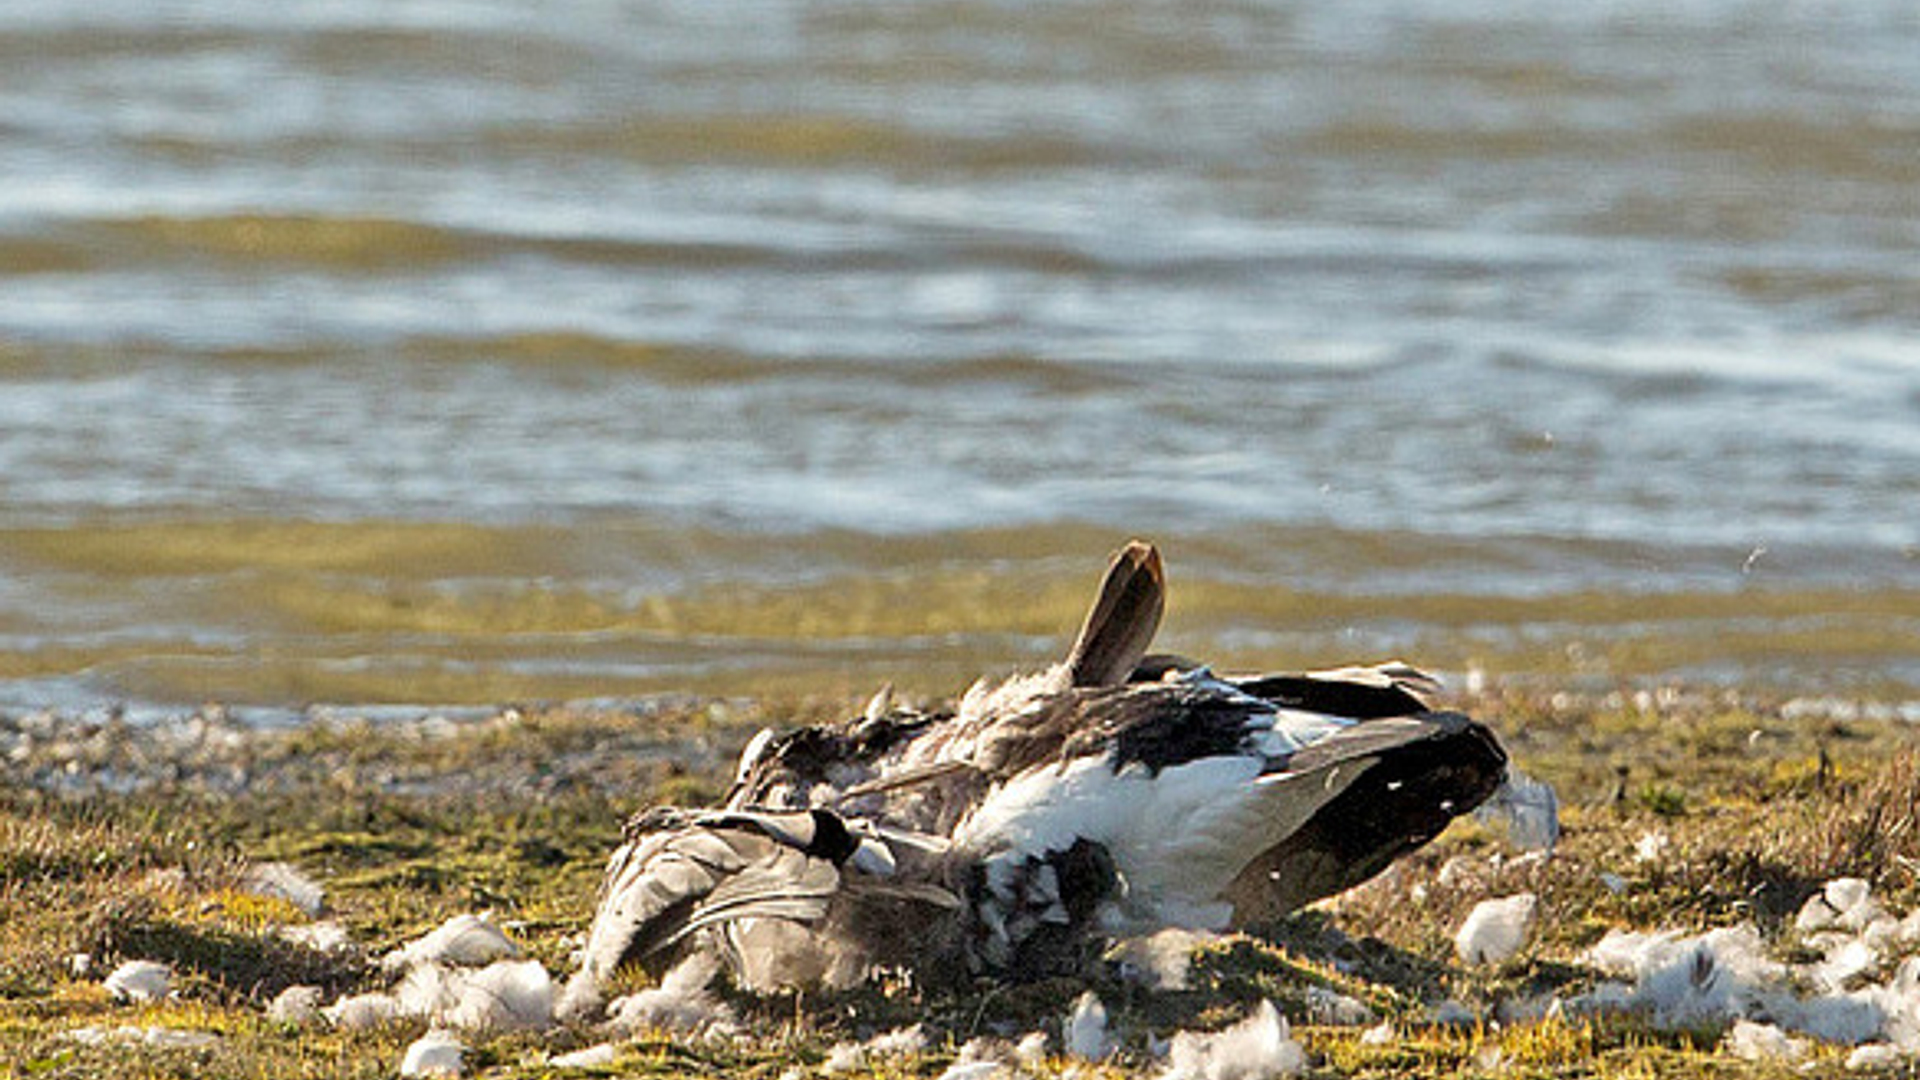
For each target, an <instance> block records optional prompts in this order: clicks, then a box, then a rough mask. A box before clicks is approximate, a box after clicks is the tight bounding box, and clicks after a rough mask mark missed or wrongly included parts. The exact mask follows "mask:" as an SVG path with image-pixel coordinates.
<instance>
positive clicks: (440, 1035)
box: [400, 1028, 467, 1077]
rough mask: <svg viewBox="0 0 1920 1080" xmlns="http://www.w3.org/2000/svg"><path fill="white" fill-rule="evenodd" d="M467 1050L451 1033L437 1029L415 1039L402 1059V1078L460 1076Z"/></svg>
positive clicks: (464, 1065) (464, 1064)
mask: <svg viewBox="0 0 1920 1080" xmlns="http://www.w3.org/2000/svg"><path fill="white" fill-rule="evenodd" d="M466 1052H467V1048H466V1047H465V1046H462V1045H461V1044H460V1040H459V1039H458V1038H456V1037H454V1035H453V1034H452V1033H451V1032H448V1031H442V1030H440V1029H439V1028H435V1029H434V1030H432V1031H429V1032H427V1033H426V1034H425V1035H422V1036H420V1037H419V1038H418V1039H415V1040H414V1041H413V1043H412V1044H411V1045H409V1046H408V1047H407V1052H406V1054H405V1056H403V1057H402V1058H401V1059H400V1075H401V1076H439V1077H446V1076H459V1075H460V1073H461V1071H462V1070H463V1069H464V1068H465V1067H466V1063H465V1061H464V1060H463V1059H464V1058H465V1056H466Z"/></svg>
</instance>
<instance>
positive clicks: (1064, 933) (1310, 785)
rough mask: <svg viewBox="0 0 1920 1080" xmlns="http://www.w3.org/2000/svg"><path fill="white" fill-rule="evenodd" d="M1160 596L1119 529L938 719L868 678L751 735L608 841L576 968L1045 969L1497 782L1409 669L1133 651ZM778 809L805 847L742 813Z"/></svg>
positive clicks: (1498, 775) (1483, 740)
mask: <svg viewBox="0 0 1920 1080" xmlns="http://www.w3.org/2000/svg"><path fill="white" fill-rule="evenodd" d="M1163 605H1164V585H1163V581H1162V576H1161V565H1160V559H1159V555H1158V553H1157V552H1156V551H1154V549H1153V548H1152V547H1151V546H1150V545H1147V544H1144V543H1140V542H1138V541H1136V542H1134V543H1132V544H1130V545H1128V546H1127V547H1126V548H1125V549H1123V550H1122V551H1121V553H1120V554H1119V555H1118V556H1116V558H1115V560H1114V562H1113V565H1112V566H1111V567H1110V568H1109V571H1108V574H1107V577H1106V579H1105V580H1104V581H1103V584H1102V588H1101V591H1100V594H1099V597H1098V598H1097V600H1096V602H1095V604H1094V607H1093V609H1092V611H1091V612H1090V613H1089V615H1088V618H1087V620H1086V623H1085V624H1084V625H1083V626H1082V628H1081V631H1080V633H1079V635H1078V636H1077V637H1076V639H1075V641H1074V644H1073V646H1072V648H1071V649H1070V650H1069V652H1068V655H1067V658H1066V659H1065V660H1064V661H1063V662H1061V663H1060V664H1056V665H1054V666H1053V667H1051V668H1049V669H1047V670H1046V671H1043V672H1039V673H1036V674H1030V675H1024V676H1016V677H1014V678H1011V679H1007V680H1003V681H1000V682H997V683H986V682H983V683H980V684H977V685H976V686H975V687H974V688H973V689H972V690H970V691H969V692H968V693H967V695H966V696H965V697H964V698H963V699H962V701H961V703H960V705H959V707H958V709H957V710H955V711H954V712H951V713H932V714H923V713H919V712H914V711H911V710H903V709H897V708H894V707H893V706H892V705H891V702H890V700H889V699H888V698H887V697H886V695H884V694H883V695H882V696H881V697H880V698H877V699H876V701H875V703H874V704H873V705H872V706H870V707H869V709H868V711H867V714H866V715H864V716H862V717H860V718H858V719H856V720H854V721H851V722H849V723H847V724H844V725H836V726H827V727H817V728H804V729H800V730H798V731H794V732H788V733H786V734H782V735H769V734H766V733H763V734H762V736H761V737H759V738H756V739H755V740H754V741H753V743H752V744H750V745H749V747H748V748H747V751H746V752H745V753H744V754H743V755H742V761H741V767H740V770H739V773H738V776H737V778H736V782H735V784H734V787H733V790H732V792H731V793H730V795H729V798H728V802H727V809H726V810H725V811H721V812H717V813H715V814H711V815H704V816H702V815H685V814H681V815H680V816H677V817H676V816H673V815H672V814H667V815H665V816H663V817H662V818H660V822H661V823H662V824H663V825H664V826H665V828H664V829H662V830H642V831H641V832H640V833H638V834H636V835H634V836H630V837H629V839H628V842H627V844H626V845H624V846H623V847H622V848H621V850H620V851H619V852H616V854H615V856H614V860H613V862H612V864H611V865H610V866H609V870H608V876H607V880H606V885H605V886H604V887H603V889H602V898H601V904H600V909H599V911H598V913H597V914H596V918H595V924H594V929H593V933H592V937H591V940H590V942H589V945H588V948H587V951H586V964H585V966H584V967H583V973H582V979H586V980H588V981H589V982H591V981H592V980H597V979H603V978H604V977H605V975H606V974H608V973H610V972H611V971H612V970H613V968H614V967H615V966H617V965H618V964H620V963H622V962H626V961H629V960H638V961H640V962H642V963H643V964H648V965H649V966H650V967H654V966H655V965H656V964H657V963H658V962H659V961H660V960H663V959H664V958H666V957H667V956H668V955H669V953H670V952H671V951H672V950H673V949H682V948H688V947H705V948H710V949H713V950H715V951H717V952H719V953H720V954H721V956H722V958H723V959H725V960H726V961H727V963H728V964H729V966H730V967H731V968H732V969H733V970H734V972H735V976H736V978H737V979H739V980H740V981H742V982H743V983H745V984H746V985H748V986H751V987H756V988H765V987H767V986H769V985H792V984H797V983H804V982H808V981H845V980H846V979H847V978H857V977H859V975H860V974H861V973H862V972H863V965H866V966H871V965H875V964H883V965H907V966H913V967H917V968H919V969H920V970H921V971H922V972H923V973H926V972H931V971H935V970H938V971H944V972H955V971H970V972H974V973H994V974H1003V975H1010V976H1013V977H1034V976H1039V975H1046V974H1053V973H1058V972H1060V971H1062V970H1068V969H1071V968H1073V967H1074V966H1075V965H1077V964H1078V963H1080V962H1082V961H1083V960H1084V959H1085V958H1086V957H1087V956H1088V955H1089V954H1097V952H1098V946H1099V944H1100V942H1101V941H1103V940H1104V938H1105V937H1106V936H1107V935H1110V934H1116V933H1135V932H1147V931H1151V930H1155V929H1159V928H1161V927H1164V926H1169V925H1177V926H1187V927H1195V928H1212V929H1221V928H1225V927H1227V926H1229V925H1233V924H1236V923H1238V924H1245V923H1247V922H1250V921H1255V920H1258V919H1262V918H1266V917H1270V916H1274V915H1278V914H1283V913H1285V912H1287V911H1290V910H1293V909H1295V908H1297V907H1299V906H1301V905H1303V904H1306V903H1310V902H1311V901H1313V900H1316V899H1319V898H1321V897H1324V896H1328V895H1331V894H1333V893H1336V892H1339V891H1341V890H1342V889H1345V888H1348V887H1350V886H1351V885H1353V884H1356V883H1358V882H1359V881H1362V880H1364V879H1365V878H1367V877H1369V876H1371V875H1373V874H1375V873H1377V872H1379V870H1381V869H1383V868H1384V867H1385V866H1386V865H1387V864H1388V863H1389V862H1390V861H1391V860H1392V859H1393V858H1395V857H1396V856H1398V855H1400V854H1403V853H1405V852H1407V851H1410V850H1412V849H1413V848H1415V847H1418V846H1419V845H1420V844H1423V843H1425V842H1426V841H1428V840H1430V839H1431V838H1432V837H1433V836H1435V835H1437V834H1438V833H1439V831H1440V830H1441V829H1442V828H1444V827H1445V825H1446V824H1447V822H1448V821H1450V820H1452V818H1453V817H1455V816H1457V815H1459V814H1462V813H1465V812H1467V811H1469V810H1471V809H1473V808H1474V807H1475V806H1477V805H1479V804H1480V803H1481V802H1482V801H1484V800H1485V799H1486V798H1487V797H1488V796H1489V795H1490V794H1492V792H1493V791H1494V790H1495V789H1496V788H1497V787H1498V786H1499V784H1500V783H1501V781H1502V779H1503V778H1504V776H1505V771H1506V755H1505V753H1504V752H1503V751H1502V749H1501V748H1500V745H1499V743H1498V741H1497V740H1496V739H1495V738H1494V736H1493V735H1492V733H1491V732H1490V731H1488V730H1487V729H1486V728H1485V727H1483V726H1482V725H1480V724H1478V723H1476V722H1474V721H1473V720H1471V719H1469V718H1467V717H1465V716H1463V715H1460V714H1458V713H1450V712H1435V711H1430V710H1429V709H1428V708H1427V707H1426V705H1425V704H1424V703H1423V701H1422V699H1421V697H1420V695H1421V694H1422V693H1425V692H1429V691H1430V690H1431V689H1432V688H1433V684H1432V681H1431V680H1429V679H1427V678H1426V677H1425V676H1423V675H1421V674H1420V673H1418V672H1417V671H1414V670H1413V669H1411V668H1408V667H1405V666H1404V665H1399V664H1388V665H1381V666H1378V667H1368V668H1349V669H1341V670H1339V671H1329V672H1319V673H1309V674H1302V675H1269V676H1258V677H1251V678H1227V677H1221V676H1217V675H1215V674H1214V673H1213V672H1211V671H1210V670H1209V669H1207V668H1206V667H1205V666H1203V665H1200V664H1197V663H1195V662H1192V661H1189V660H1185V659H1182V658H1179V657H1167V656H1149V655H1147V654H1146V650H1147V648H1148V647H1149V645H1150V643H1151V640H1152V638H1153V635H1154V633H1155V631H1156V629H1157V627H1158V624H1159V620H1160V615H1161V612H1162V609H1163ZM801 817H804V818H806V820H807V821H808V822H810V823H811V825H812V829H811V831H809V832H807V834H806V838H805V839H802V838H801V837H800V830H799V829H798V827H797V825H791V824H782V825H780V826H779V827H778V828H774V827H772V826H770V825H769V823H770V822H780V823H797V822H798V821H799V820H800V818H801ZM783 830H784V831H783ZM836 830H837V831H836ZM776 834H778V835H776ZM841 835H844V836H846V837H849V838H851V842H852V846H851V847H849V846H847V843H844V842H838V841H837V840H836V841H835V842H834V843H831V844H829V843H825V841H823V840H822V837H826V838H829V839H832V838H835V837H838V836H841ZM856 856H859V857H858V858H856ZM740 897H745V898H746V899H744V900H742V899H739V898H740ZM903 920H904V922H905V923H906V924H911V925H907V926H905V927H904V928H903V925H902V921H903ZM903 945H904V946H905V947H904V948H902V946H903ZM589 973H591V978H589Z"/></svg>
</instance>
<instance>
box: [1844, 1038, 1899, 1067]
mask: <svg viewBox="0 0 1920 1080" xmlns="http://www.w3.org/2000/svg"><path fill="white" fill-rule="evenodd" d="M1905 1056H1906V1055H1904V1054H1902V1053H1901V1052H1900V1048H1899V1047H1897V1046H1889V1045H1887V1044H1886V1043H1868V1044H1866V1045H1865V1046H1856V1047H1854V1048H1853V1053H1851V1054H1848V1055H1847V1068H1849V1069H1851V1070H1853V1071H1854V1072H1883V1071H1891V1070H1893V1069H1897V1068H1899V1067H1900V1063H1901V1061H1902V1060H1903V1059H1904V1058H1905Z"/></svg>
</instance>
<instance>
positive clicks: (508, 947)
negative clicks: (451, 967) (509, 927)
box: [380, 913, 520, 974]
mask: <svg viewBox="0 0 1920 1080" xmlns="http://www.w3.org/2000/svg"><path fill="white" fill-rule="evenodd" d="M519 956H520V946H518V945H515V944H514V943H513V941H512V940H511V939H510V938H508V937H507V935H506V934H504V933H502V932H501V931H500V928H499V927H497V926H495V925H494V924H493V919H492V918H491V917H490V916H488V915H486V914H485V913H482V914H479V915H455V916H454V917H453V918H451V919H448V920H447V921H446V922H445V923H443V924H441V925H440V926H439V927H438V928H436V929H434V930H433V931H432V932H431V933H429V934H427V935H426V936H424V937H421V938H418V939H416V940H414V941H410V942H408V943H407V944H405V945H403V946H401V947H400V948H398V949H395V950H394V951H393V952H391V953H389V954H387V956H386V957H385V958H383V959H382V960H381V961H380V966H381V967H383V968H385V969H386V970H387V971H389V972H393V973H396V974H397V973H399V972H403V971H408V970H411V969H412V968H414V967H417V966H418V965H420V964H458V965H461V966H465V967H478V966H480V965H482V964H490V963H492V962H494V961H495V960H515V959H518V958H519Z"/></svg>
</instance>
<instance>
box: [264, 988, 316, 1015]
mask: <svg viewBox="0 0 1920 1080" xmlns="http://www.w3.org/2000/svg"><path fill="white" fill-rule="evenodd" d="M319 1015H320V988H319V987H317V986H289V987H287V988H286V989H285V990H282V991H280V993H279V994H278V995H277V996H275V997H274V999H273V1002H272V1004H270V1005H268V1006H267V1019H269V1020H275V1021H278V1022H280V1023H282V1024H305V1023H309V1022H311V1021H313V1020H314V1019H316V1018H318V1017H319Z"/></svg>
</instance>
